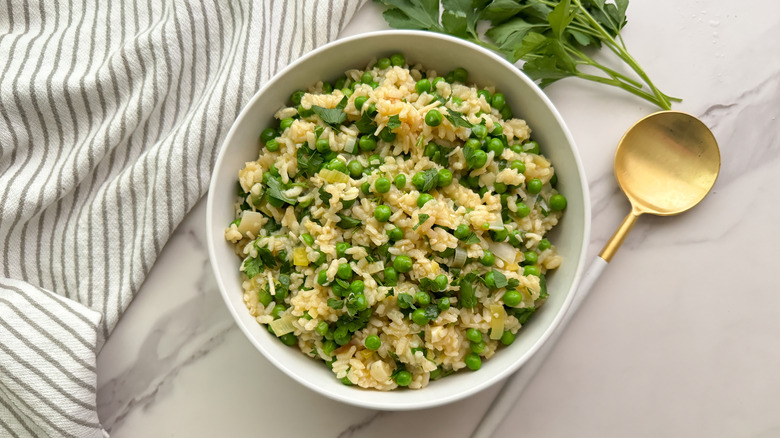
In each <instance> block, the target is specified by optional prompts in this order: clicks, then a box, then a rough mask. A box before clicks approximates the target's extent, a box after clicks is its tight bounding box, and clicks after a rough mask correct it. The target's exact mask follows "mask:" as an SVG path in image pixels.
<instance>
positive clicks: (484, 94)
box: [477, 90, 490, 103]
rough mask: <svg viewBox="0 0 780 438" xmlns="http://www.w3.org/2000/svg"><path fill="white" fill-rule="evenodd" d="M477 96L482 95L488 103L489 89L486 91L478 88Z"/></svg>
mask: <svg viewBox="0 0 780 438" xmlns="http://www.w3.org/2000/svg"><path fill="white" fill-rule="evenodd" d="M477 96H482V97H484V98H485V101H486V102H487V103H490V91H488V90H479V91H477Z"/></svg>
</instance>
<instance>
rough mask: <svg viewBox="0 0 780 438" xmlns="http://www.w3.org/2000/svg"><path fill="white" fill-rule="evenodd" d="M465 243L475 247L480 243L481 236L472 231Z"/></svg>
mask: <svg viewBox="0 0 780 438" xmlns="http://www.w3.org/2000/svg"><path fill="white" fill-rule="evenodd" d="M463 243H465V244H466V245H473V244H475V243H479V236H477V234H476V233H474V232H473V231H472V232H471V234H469V237H467V238H466V240H464V241H463Z"/></svg>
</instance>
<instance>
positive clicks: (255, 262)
mask: <svg viewBox="0 0 780 438" xmlns="http://www.w3.org/2000/svg"><path fill="white" fill-rule="evenodd" d="M263 269H264V266H263V261H262V260H261V259H260V258H259V257H257V258H253V257H247V258H246V259H244V274H246V276H247V277H249V278H252V277H254V276H255V275H257V274H259V273H261V272H263Z"/></svg>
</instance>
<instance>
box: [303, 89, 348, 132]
mask: <svg viewBox="0 0 780 438" xmlns="http://www.w3.org/2000/svg"><path fill="white" fill-rule="evenodd" d="M345 106H347V96H344V97H343V98H342V99H341V101H339V103H338V105H336V108H324V107H321V106H318V105H312V106H311V109H312V111H314V114H317V115H318V116H320V118H321V119H322V121H323V122H325V123H327V124H328V125H330V126H332V127H334V128H337V127H338V126H339V125H341V124H342V123H344V122H345V121H346V120H347V113H345V112H344V107H345Z"/></svg>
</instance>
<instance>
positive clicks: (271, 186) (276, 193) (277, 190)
mask: <svg viewBox="0 0 780 438" xmlns="http://www.w3.org/2000/svg"><path fill="white" fill-rule="evenodd" d="M283 190H285V188H284V187H283V185H282V181H281V180H280V179H279V178H276V177H273V176H272V177H270V178H268V192H267V193H268V196H270V197H272V198H274V199H278V200H280V201H284V202H286V203H288V204H290V205H295V203H296V202H298V201H297V200H296V199H294V198H291V197H289V196H287V195H285V194H284V193H282V191H283Z"/></svg>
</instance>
